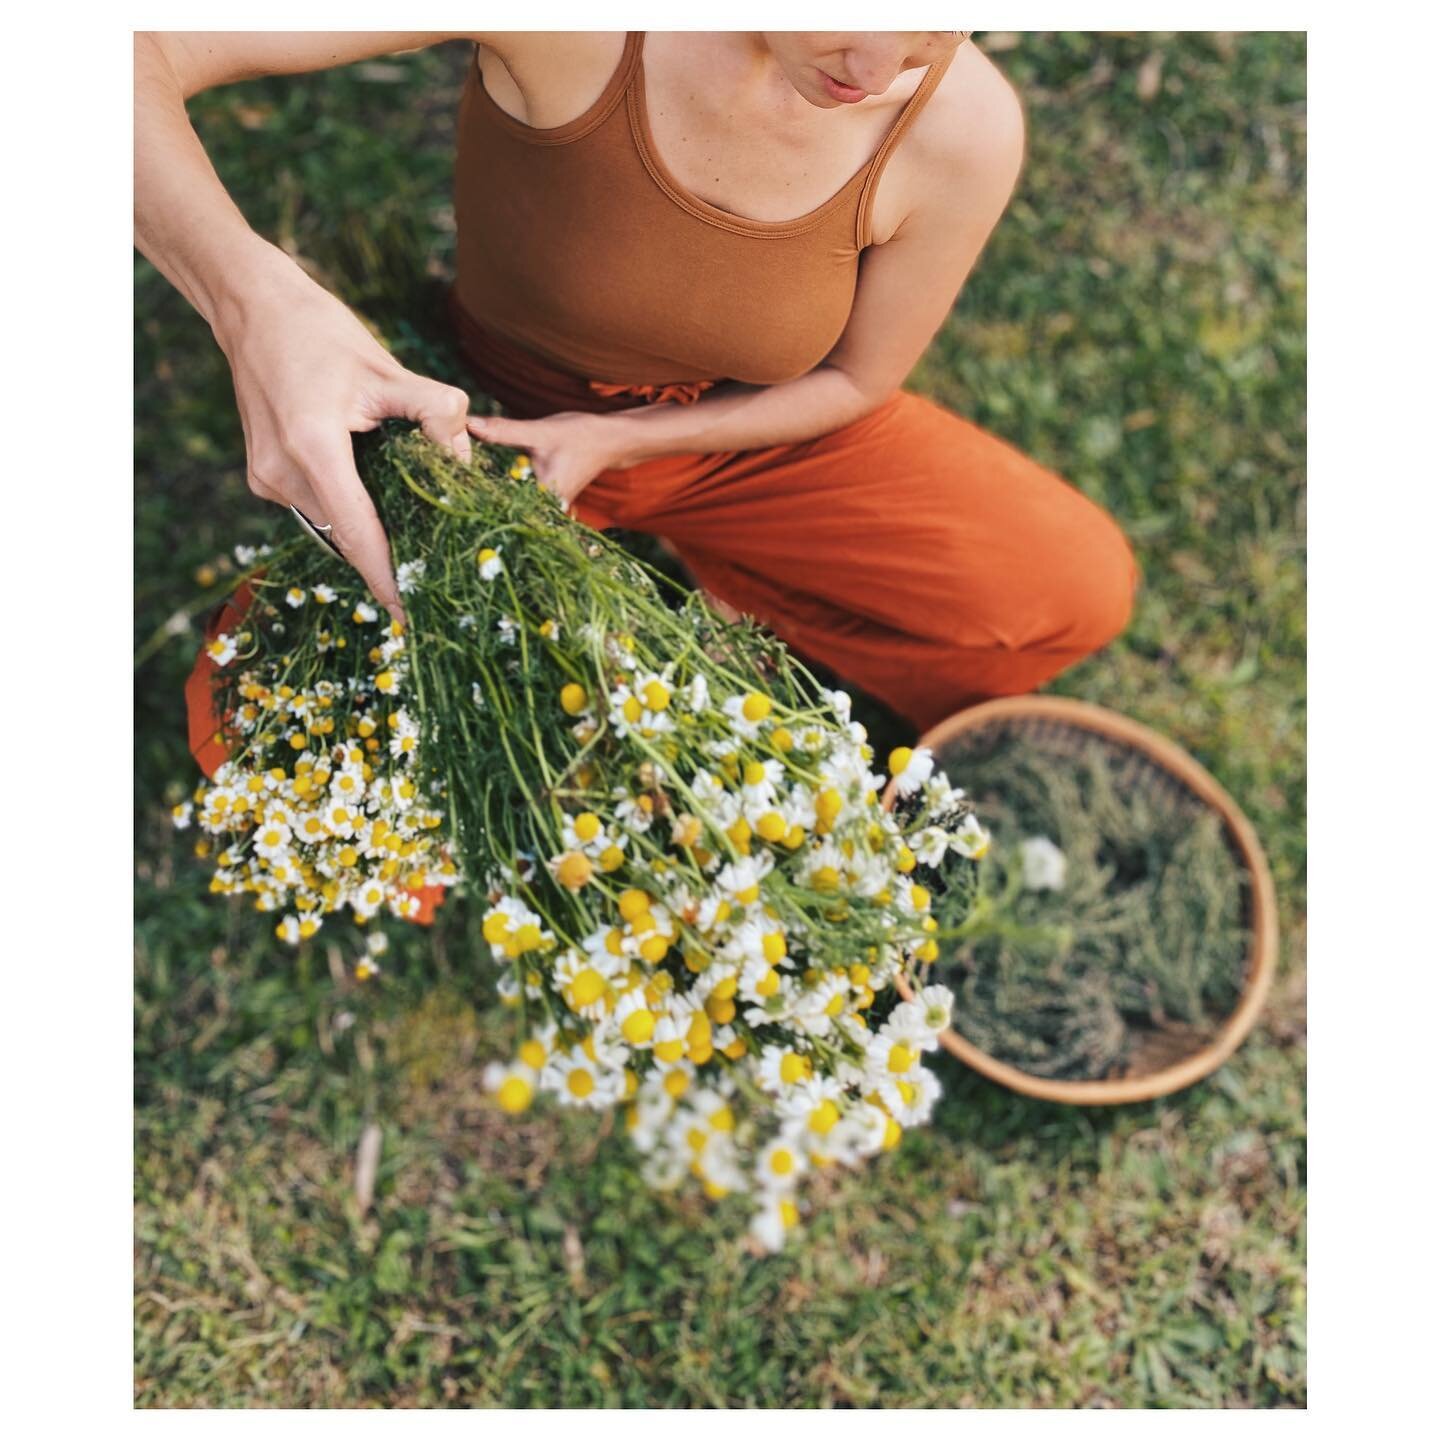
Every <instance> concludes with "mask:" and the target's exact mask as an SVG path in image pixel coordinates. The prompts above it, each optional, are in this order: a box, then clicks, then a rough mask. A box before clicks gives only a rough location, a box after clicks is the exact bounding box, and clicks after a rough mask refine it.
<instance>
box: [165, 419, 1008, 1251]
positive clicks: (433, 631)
mask: <svg viewBox="0 0 1440 1440" xmlns="http://www.w3.org/2000/svg"><path fill="white" fill-rule="evenodd" d="M359 459H360V464H361V470H362V474H363V475H364V476H365V479H366V482H367V485H368V487H369V489H370V492H371V495H372V497H373V498H374V500H375V502H376V506H377V509H378V510H379V512H380V514H381V517H382V519H383V520H384V521H385V524H386V528H387V530H388V532H389V534H390V537H391V544H392V547H393V549H394V552H395V554H396V556H397V558H399V559H400V561H401V563H400V564H399V566H398V568H397V578H398V580H399V584H400V588H401V593H402V596H403V598H404V604H405V609H406V616H407V622H408V623H407V625H406V626H405V627H403V628H402V627H401V626H399V625H398V624H395V623H394V622H392V621H391V620H390V619H389V617H388V615H383V612H382V613H377V610H376V607H374V606H373V605H372V604H371V603H369V602H368V601H367V599H366V598H365V597H364V593H363V589H362V587H361V585H360V582H359V580H358V577H356V576H354V575H353V574H351V573H350V572H348V571H347V570H346V569H345V567H344V566H343V565H341V564H340V563H339V562H338V561H336V560H334V559H333V558H329V557H327V556H326V555H325V554H324V553H323V552H322V551H321V550H320V549H319V547H317V546H314V545H313V544H312V543H311V542H309V541H304V542H303V543H296V542H291V543H288V544H286V545H283V546H279V547H276V548H275V549H274V550H272V551H270V552H269V553H268V554H267V555H265V556H264V558H263V562H262V563H261V564H260V565H258V566H257V567H256V568H254V569H253V570H252V571H251V573H250V574H249V575H248V576H247V577H246V589H247V591H248V596H247V597H246V603H245V604H244V605H243V606H240V605H237V606H235V607H233V608H232V610H231V612H230V624H229V626H228V628H220V629H217V628H216V627H214V626H212V634H211V637H210V641H209V646H208V655H209V657H210V661H211V663H212V664H213V666H214V668H215V680H214V683H215V687H216V688H215V694H216V709H217V713H220V714H223V716H224V721H223V726H222V730H221V734H222V735H223V736H224V737H225V741H226V750H227V754H228V758H227V759H226V760H225V762H224V763H223V764H222V765H221V766H220V767H219V769H217V770H216V772H215V774H214V776H213V777H212V779H211V781H210V783H208V784H207V785H203V786H201V787H200V788H199V789H198V790H197V791H196V793H195V796H194V798H193V799H192V800H191V801H189V802H186V804H185V805H182V806H180V807H178V808H177V813H176V822H177V824H189V823H192V822H193V823H195V824H197V825H198V826H199V827H200V828H201V829H203V830H204V831H205V832H206V835H207V839H209V840H210V841H212V842H213V843H214V844H215V845H216V846H217V847H218V848H217V853H216V854H215V861H216V873H215V880H214V883H213V888H214V889H216V890H218V891H221V892H224V893H234V892H245V893H249V894H251V895H253V897H254V903H255V904H256V905H257V906H259V907H260V908H262V909H268V910H276V911H280V912H282V913H281V918H280V919H279V921H278V922H277V928H278V931H279V933H280V934H281V935H282V936H283V937H284V938H285V939H287V940H290V941H292V942H295V943H301V942H303V941H304V940H306V939H307V938H309V937H310V936H312V935H314V934H315V933H316V931H317V930H318V929H319V927H320V926H321V925H322V924H324V923H326V922H327V921H329V920H331V919H334V918H336V917H340V916H341V915H342V914H345V913H347V912H348V915H349V917H350V919H351V920H352V921H355V922H360V923H361V924H367V923H369V922H370V921H371V920H372V917H375V916H377V915H380V914H381V913H386V914H390V915H394V916H398V917H400V918H423V915H422V913H421V912H425V911H428V910H429V909H431V908H433V905H434V904H435V903H437V901H438V899H439V897H440V896H441V895H442V894H443V893H444V891H445V890H446V889H448V888H449V887H452V886H458V887H459V889H458V891H457V892H456V898H457V900H459V901H461V902H463V903H470V904H474V905H477V906H478V907H480V908H479V919H480V926H481V930H482V933H483V936H484V941H485V943H486V944H487V945H488V948H489V952H490V953H489V956H488V957H485V958H486V959H487V961H489V962H492V963H493V967H494V975H495V983H496V987H497V989H498V993H499V997H500V1000H501V1002H502V1003H503V1004H504V1005H506V1006H507V1007H509V1008H510V1009H511V1010H512V1011H513V1013H514V1017H515V1046H514V1050H513V1053H512V1055H511V1057H510V1058H509V1059H508V1060H497V1061H495V1062H493V1063H491V1064H489V1065H488V1066H487V1068H486V1071H485V1077H484V1078H485V1084H486V1088H487V1089H488V1090H489V1092H490V1093H491V1094H492V1096H493V1099H494V1103H495V1104H497V1105H498V1106H499V1107H500V1108H501V1109H502V1110H504V1111H506V1112H509V1113H511V1114H520V1113H522V1112H524V1111H526V1110H528V1109H529V1108H530V1106H531V1105H532V1104H534V1103H536V1102H537V1100H538V1101H544V1102H546V1103H554V1104H558V1105H562V1106H572V1107H579V1108H583V1109H587V1110H592V1111H597V1112H600V1111H606V1110H609V1109H611V1108H614V1107H618V1108H619V1109H620V1110H621V1112H622V1115H623V1126H624V1129H625V1131H626V1133H627V1134H628V1136H629V1140H630V1143H631V1144H632V1145H633V1146H634V1148H635V1150H636V1152H637V1153H638V1156H639V1157H640V1165H641V1168H642V1172H643V1174H644V1176H645V1178H646V1179H647V1180H648V1181H649V1182H650V1183H651V1184H653V1185H655V1186H656V1187H658V1188H667V1189H668V1188H672V1187H675V1186H678V1185H680V1184H682V1183H694V1184H697V1185H698V1186H699V1187H700V1188H701V1189H702V1190H703V1192H704V1193H705V1194H706V1195H708V1196H710V1197H712V1198H714V1199H716V1200H720V1199H722V1197H725V1196H731V1195H734V1196H743V1197H747V1200H748V1203H749V1206H750V1212H751V1231H752V1234H753V1235H754V1236H755V1237H756V1239H757V1240H758V1241H759V1242H760V1243H761V1244H762V1245H763V1246H765V1247H766V1248H769V1249H777V1248H779V1247H780V1246H781V1245H782V1243H783V1240H784V1236H785V1234H786V1232H787V1231H788V1230H789V1229H790V1228H791V1227H792V1226H793V1225H795V1224H796V1223H797V1221H798V1219H799V1216H800V1214H801V1212H802V1209H803V1208H804V1205H803V1199H802V1197H803V1194H804V1190H803V1186H804V1181H805V1178H806V1177H807V1175H811V1174H814V1173H816V1172H819V1171H823V1170H826V1169H828V1168H831V1167H836V1166H851V1165H855V1164H858V1163H860V1162H861V1161H863V1160H865V1159H866V1158H867V1157H870V1156H874V1155H876V1154H879V1153H880V1152H882V1151H885V1150H888V1149H891V1148H893V1147H894V1146H895V1145H896V1144H897V1143H898V1142H899V1140H900V1138H901V1136H902V1134H903V1132H904V1131H905V1129H907V1128H908V1127H910V1126H913V1125H918V1124H923V1123H924V1122H925V1121H926V1120H927V1119H928V1118H929V1116H930V1114H931V1111H932V1110H933V1108H934V1105H935V1102H936V1098H937V1096H938V1093H939V1086H938V1082H937V1081H936V1079H935V1077H934V1075H933V1073H932V1072H931V1070H930V1069H928V1068H927V1066H926V1065H925V1063H924V1057H925V1055H926V1054H927V1053H928V1052H932V1051H934V1050H935V1049H936V1048H937V1045H938V1037H939V1035H940V1032H941V1031H943V1030H944V1029H945V1028H946V1027H947V1026H948V1025H949V1023H950V1014H951V996H950V993H949V992H948V991H947V990H946V989H944V987H942V986H938V985H928V984H926V983H924V978H925V970H926V967H927V965H928V964H929V963H930V962H932V961H934V960H935V959H936V958H937V956H938V954H939V943H940V941H941V940H942V939H943V938H944V937H945V936H946V934H947V933H949V932H950V931H952V930H953V929H955V928H956V927H957V926H958V925H959V924H960V923H961V922H963V920H964V918H965V913H966V908H967V905H968V900H969V897H970V895H972V894H973V890H974V883H973V879H971V878H970V872H972V871H973V864H974V862H975V861H976V860H978V859H979V858H980V857H981V856H982V855H983V853H984V851H985V848H986V846H987V844H988V837H987V836H986V834H985V832H984V830H983V829H982V827H981V826H980V825H979V824H978V823H977V821H976V819H975V817H974V815H973V813H971V811H970V808H969V806H968V804H967V803H966V801H965V798H964V793H963V792H962V791H960V790H959V789H958V788H955V787H953V786H952V785H951V783H950V782H949V780H948V779H947V777H946V775H945V774H944V773H943V771H937V770H936V769H935V766H934V763H933V759H932V757H931V756H930V754H929V752H928V751H926V750H924V749H915V750H910V749H904V748H902V749H897V750H895V751H893V752H892V753H891V754H890V755H889V756H888V757H887V758H886V760H885V762H884V763H883V765H881V766H880V767H879V768H878V769H877V766H876V757H875V756H874V754H873V752H872V750H871V747H870V745H869V743H868V741H867V738H866V732H865V729H864V726H863V725H861V724H860V723H858V722H857V721H855V720H854V719H852V717H851V713H850V700H849V697H848V696H847V695H846V694H845V693H844V692H843V691H838V690H828V689H825V688H824V687H823V686H821V685H820V684H819V683H818V682H816V681H815V679H814V677H813V676H811V675H810V674H809V672H808V671H806V670H805V669H804V668H803V667H802V666H801V665H800V664H799V663H798V662H797V661H796V660H795V659H794V657H792V656H791V655H789V653H788V652H787V651H786V650H785V648H784V647H783V646H782V645H781V644H780V643H779V642H778V641H776V640H775V639H774V638H773V637H771V636H768V635H767V634H765V633H764V632H763V631H762V630H761V629H760V628H759V627H757V626H755V625H754V624H753V623H751V622H749V621H741V622H738V623H728V622H726V621H723V620H721V619H720V618H718V617H717V616H716V615H715V614H714V613H713V612H712V611H711V610H710V609H709V608H708V607H707V606H706V605H705V604H704V601H703V598H702V597H701V596H699V595H696V594H693V593H690V592H686V591H684V590H682V589H681V588H680V587H678V586H675V585H674V584H673V582H671V581H669V580H668V579H667V578H666V577H664V576H663V575H661V574H660V573H659V572H657V571H655V570H653V569H651V568H650V567H649V566H646V565H644V564H643V563H642V562H640V561H639V560H638V559H636V558H635V557H633V556H632V555H630V554H629V553H628V552H627V551H626V550H625V549H624V548H623V547H622V546H620V545H618V544H616V543H615V542H614V541H612V540H610V539H609V538H608V537H606V536H604V535H602V534H598V533H597V532H595V531H593V530H591V529H588V528H587V527H585V526H583V525H581V524H579V523H577V522H575V521H573V520H572V519H570V518H569V517H568V516H567V515H566V514H564V512H563V511H562V509H561V507H560V506H559V504H558V503H557V502H556V500H555V499H554V497H553V496H551V495H550V494H549V493H548V492H546V491H544V490H542V489H540V488H539V487H538V486H537V485H535V484H534V483H533V481H532V479H531V476H530V472H529V469H528V465H527V463H526V461H525V459H524V457H523V456H517V455H515V454H514V452H511V451H506V450H503V449H501V448H499V447H493V448H492V447H480V448H477V452H476V454H475V457H474V458H473V459H472V461H471V462H469V463H468V464H467V463H462V462H460V461H458V460H456V459H455V458H454V457H453V456H451V455H450V454H449V453H448V452H446V451H443V450H441V449H440V448H439V447H436V446H433V445H431V444H430V443H429V442H428V441H426V440H425V439H424V438H423V437H422V436H420V435H419V434H418V433H417V432H414V431H410V430H402V429H399V428H397V427H393V426H387V427H385V429H384V430H383V432H382V433H381V434H379V435H378V436H376V437H372V438H368V439H367V441H365V442H362V444H361V447H360V454H359ZM887 780H889V781H891V782H893V783H892V784H891V787H890V788H891V794H892V797H893V804H889V805H887V804H885V803H883V802H882V799H881V791H882V789H883V788H884V787H885V786H886V783H887ZM447 903H456V902H455V901H449V902H447ZM902 975H904V976H905V977H906V979H907V980H908V981H909V989H910V993H911V994H912V996H913V998H911V999H908V1000H901V999H900V997H899V996H898V995H897V993H896V988H895V982H896V980H897V978H898V977H900V976H902Z"/></svg>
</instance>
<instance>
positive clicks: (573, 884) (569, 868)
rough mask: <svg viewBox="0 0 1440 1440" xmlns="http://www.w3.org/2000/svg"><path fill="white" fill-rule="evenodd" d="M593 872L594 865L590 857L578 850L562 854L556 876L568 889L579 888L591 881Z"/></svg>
mask: <svg viewBox="0 0 1440 1440" xmlns="http://www.w3.org/2000/svg"><path fill="white" fill-rule="evenodd" d="M592 874H594V867H593V866H592V865H591V864H590V857H589V856H588V855H582V854H581V853H580V852H579V851H578V850H571V851H570V852H569V853H568V854H565V855H562V856H561V857H560V863H559V864H558V865H557V866H556V867H555V878H556V879H557V880H558V881H559V882H560V883H561V884H562V885H563V886H565V888H566V889H567V890H579V889H580V888H581V887H582V886H584V885H586V884H588V883H589V880H590V877H591V875H592Z"/></svg>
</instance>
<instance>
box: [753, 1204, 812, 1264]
mask: <svg viewBox="0 0 1440 1440" xmlns="http://www.w3.org/2000/svg"><path fill="white" fill-rule="evenodd" d="M762 1195H763V1197H764V1198H763V1200H762V1203H761V1205H760V1208H759V1209H758V1210H756V1211H755V1213H754V1214H753V1215H752V1216H751V1217H750V1234H751V1235H752V1236H753V1237H754V1239H755V1241H756V1243H757V1244H758V1245H759V1246H760V1248H761V1249H762V1250H766V1251H768V1252H769V1253H770V1254H772V1255H773V1254H776V1253H778V1252H779V1251H781V1250H783V1249H784V1248H785V1235H786V1232H787V1231H789V1230H793V1229H794V1228H795V1226H796V1225H798V1224H799V1223H800V1212H799V1210H798V1209H797V1208H796V1205H795V1202H794V1200H793V1199H791V1198H790V1195H789V1194H788V1193H780V1192H778V1191H773V1190H765V1191H762Z"/></svg>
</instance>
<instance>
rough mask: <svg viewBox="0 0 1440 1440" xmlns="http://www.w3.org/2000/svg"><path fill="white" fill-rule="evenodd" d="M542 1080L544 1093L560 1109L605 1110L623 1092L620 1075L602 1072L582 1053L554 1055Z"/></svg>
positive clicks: (606, 1071) (623, 1086)
mask: <svg viewBox="0 0 1440 1440" xmlns="http://www.w3.org/2000/svg"><path fill="white" fill-rule="evenodd" d="M542 1078H543V1083H544V1085H545V1089H546V1091H547V1092H548V1093H550V1094H552V1095H554V1096H555V1097H556V1098H557V1099H558V1100H559V1101H560V1103H561V1104H562V1105H578V1106H582V1107H584V1108H585V1109H588V1110H607V1109H609V1107H610V1106H611V1105H613V1104H614V1103H615V1102H616V1101H617V1100H618V1099H619V1098H620V1095H621V1093H622V1092H623V1090H624V1088H625V1080H624V1076H623V1075H622V1073H621V1072H620V1071H618V1070H611V1069H602V1068H601V1067H600V1065H598V1064H597V1063H596V1062H595V1061H594V1060H592V1059H591V1058H590V1057H589V1056H588V1055H586V1054H585V1053H584V1051H583V1050H572V1051H571V1052H570V1053H569V1054H568V1055H556V1056H555V1057H554V1058H553V1059H552V1060H551V1061H550V1063H549V1065H547V1067H546V1069H545V1073H544V1076H543V1077H542Z"/></svg>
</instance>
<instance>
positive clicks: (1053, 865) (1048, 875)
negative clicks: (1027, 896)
mask: <svg viewBox="0 0 1440 1440" xmlns="http://www.w3.org/2000/svg"><path fill="white" fill-rule="evenodd" d="M1020 868H1021V878H1022V883H1023V884H1024V886H1025V888H1026V889H1027V890H1061V889H1063V888H1064V886H1065V852H1064V851H1063V850H1062V849H1061V848H1060V847H1059V846H1058V845H1057V844H1056V843H1055V842H1054V841H1053V840H1051V839H1049V838H1048V837H1046V836H1044V835H1031V836H1028V837H1027V838H1026V839H1024V840H1022V841H1021V842H1020Z"/></svg>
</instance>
